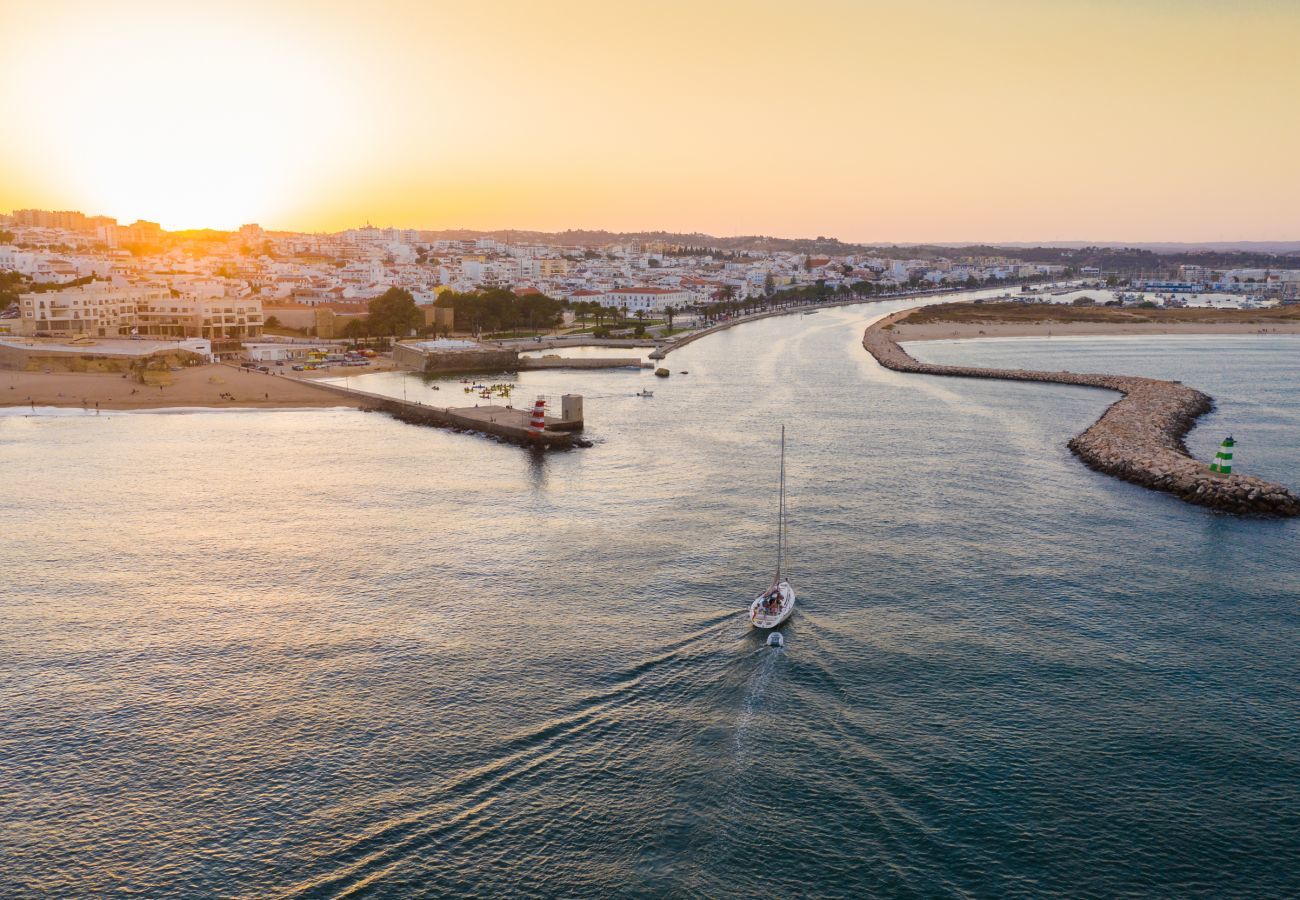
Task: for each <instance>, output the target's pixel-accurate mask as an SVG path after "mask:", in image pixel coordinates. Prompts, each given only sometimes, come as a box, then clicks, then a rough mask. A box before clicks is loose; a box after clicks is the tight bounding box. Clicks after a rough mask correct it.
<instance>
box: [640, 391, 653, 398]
mask: <svg viewBox="0 0 1300 900" xmlns="http://www.w3.org/2000/svg"><path fill="white" fill-rule="evenodd" d="M654 395H655V392H654V391H647V390H640V391H637V392H636V396H638V397H653V396H654Z"/></svg>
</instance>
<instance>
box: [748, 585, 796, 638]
mask: <svg viewBox="0 0 1300 900" xmlns="http://www.w3.org/2000/svg"><path fill="white" fill-rule="evenodd" d="M776 589H777V590H778V591H780V593H781V605H780V606H779V607H777V609H776V610H775V611H772V612H769V611H768V610H766V609H764V607H763V601H764V600H766V599H767V596H768V594H770V593H771V590H770V589H769V590H766V591H764V592H763V593H761V594H759V595H758V596H757V597H755V598H754V602H753V603H751V604H749V622H750V624H751V625H753V626H754V627H755V628H761V629H763V630H767V629H769V628H775V627H776V626H778V625H780V624H781V623H782V622H784V621H785V620H786V619H788V618H790V614H791V613H793V612H794V600H795V595H794V588H792V587H790V582H788V581H783V582H781V583H780V584H778V585H777V586H776Z"/></svg>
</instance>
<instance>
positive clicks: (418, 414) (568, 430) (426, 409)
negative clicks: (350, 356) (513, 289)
mask: <svg viewBox="0 0 1300 900" xmlns="http://www.w3.org/2000/svg"><path fill="white" fill-rule="evenodd" d="M295 380H296V381H298V382H299V383H301V384H310V385H312V386H313V387H317V388H320V389H321V390H324V391H330V392H332V393H334V394H338V395H339V396H343V397H347V398H348V399H349V400H352V401H354V402H357V403H358V404H359V405H360V406H361V408H362V409H364V410H367V411H373V412H383V413H387V414H388V415H390V416H392V417H393V418H395V419H398V420H400V421H402V422H408V423H410V424H412V425H428V426H432V427H436V428H451V429H455V430H462V431H475V432H479V433H481V434H490V435H494V436H495V437H499V438H504V439H506V440H508V441H512V442H514V443H518V444H523V445H526V446H530V447H543V448H546V449H565V448H568V447H574V446H586V445H587V444H586V443H585V442H583V441H582V440H581V439H579V438H578V437H577V436H576V432H579V431H581V430H582V428H583V419H582V414H581V411H580V410H581V408H582V407H581V402H579V404H578V409H579V412H578V414H577V416H576V417H573V418H570V419H562V418H556V417H554V416H547V417H546V427H545V428H544V429H543V430H542V432H541V433H540V434H533V433H532V432H531V431H530V430H529V419H530V417H531V414H532V410H531V409H514V408H511V407H506V406H496V405H487V406H467V407H442V406H430V405H428V404H427V403H420V402H419V401H417V400H399V399H397V398H395V397H389V396H386V395H384V394H375V393H371V392H369V391H359V390H357V389H356V388H350V387H344V386H343V385H339V384H328V383H326V382H323V381H316V380H312V379H306V378H303V379H295ZM578 399H579V401H581V398H578Z"/></svg>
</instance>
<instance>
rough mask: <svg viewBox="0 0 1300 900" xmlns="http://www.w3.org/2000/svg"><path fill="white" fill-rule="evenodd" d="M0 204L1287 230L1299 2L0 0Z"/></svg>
mask: <svg viewBox="0 0 1300 900" xmlns="http://www.w3.org/2000/svg"><path fill="white" fill-rule="evenodd" d="M0 21H3V22H4V23H5V26H6V27H5V41H4V44H5V50H4V53H3V54H0V73H2V74H3V77H4V84H5V90H4V93H3V95H0V96H2V99H0V111H3V119H2V121H3V123H4V132H5V137H4V139H3V140H0V210H9V209H13V208H21V207H39V208H45V209H80V210H83V211H85V212H86V213H101V214H107V215H113V216H117V217H118V218H119V219H122V220H123V221H130V220H133V219H135V218H137V217H139V218H146V219H151V220H155V221H160V222H161V223H162V224H163V226H164V227H166V228H170V229H177V228H190V227H217V228H232V227H238V226H239V225H240V224H241V223H243V222H259V223H261V224H262V225H263V226H264V227H268V228H286V229H295V230H298V229H300V230H336V229H341V228H347V227H352V226H355V225H359V224H363V223H364V222H366V221H367V220H369V221H370V222H372V223H374V224H376V225H397V226H403V227H423V228H450V227H466V228H506V227H510V228H524V229H546V230H558V229H565V228H607V229H611V230H643V229H666V230H674V231H697V230H698V231H705V232H710V233H713V234H753V233H759V234H773V235H781V236H813V235H817V234H824V235H834V236H837V237H840V238H842V239H845V240H861V241H924V240H936V241H955V240H989V241H995V240H1076V239H1078V240H1242V239H1300V162H1298V160H1297V148H1298V147H1300V113H1298V110H1300V52H1297V47H1300V3H1296V2H1269V0H1236V2H1231V3H1229V2H1211V0H1123V2H1120V0H1058V2H1042V0H1033V2H1031V0H981V2H970V0H909V2H898V0H891V2H873V0H860V2H852V0H801V2H798V3H795V2H774V0H736V2H731V0H724V2H714V0H690V2H677V0H661V2H653V3H648V2H595V0H556V2H544V3H543V2H499V0H474V2H466V0H458V2H454V3H443V2H437V0H430V2H391V0H366V2H352V3H335V2H328V0H312V2H302V3H299V2H275V0H261V2H255V3H245V2H239V0H220V2H206V0H192V2H185V3H176V2H158V3H143V2H120V3H100V2H85V3H79V2H57V0H47V2H41V3H29V2H19V0H0Z"/></svg>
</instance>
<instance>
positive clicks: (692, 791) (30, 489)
mask: <svg viewBox="0 0 1300 900" xmlns="http://www.w3.org/2000/svg"><path fill="white" fill-rule="evenodd" d="M895 306H896V305H895V304H887V305H876V306H867V307H857V308H848V309H840V310H834V311H826V312H822V313H820V314H818V315H816V316H806V317H798V316H791V317H785V318H777V319H768V320H763V321H760V322H757V323H753V324H750V325H746V326H743V327H740V328H736V329H732V330H730V331H726V332H723V333H720V334H718V335H715V336H712V337H710V338H707V339H705V340H702V341H698V342H696V343H694V344H692V345H690V346H689V347H686V348H684V349H683V350H681V351H680V352H679V353H676V354H673V355H672V356H671V357H669V365H670V367H671V369H672V371H673V375H672V377H670V378H668V379H657V378H655V377H653V375H651V374H650V373H649V372H647V371H635V370H626V371H610V372H581V373H578V372H563V371H546V372H533V373H524V374H523V375H521V376H519V378H518V379H517V380H518V381H519V382H520V388H519V392H518V393H517V394H516V402H518V398H519V397H523V398H525V400H526V399H530V398H531V397H532V396H533V395H534V394H537V393H543V394H546V395H549V396H558V395H559V394H562V393H564V392H566V391H569V390H576V391H579V392H581V393H583V394H584V395H585V397H586V407H587V419H588V422H589V428H588V436H589V437H591V438H592V439H593V440H594V441H595V445H594V446H593V447H591V448H589V449H584V450H575V451H571V452H564V453H553V454H547V455H536V454H533V453H530V452H528V451H526V450H522V449H520V448H518V447H514V446H510V445H507V444H500V443H496V442H493V441H490V440H485V439H483V438H479V437H475V436H471V435H458V434H454V433H450V432H446V431H439V430H432V429H422V428H418V427H413V426H408V425H404V424H401V423H399V422H396V421H393V420H391V419H389V418H387V417H385V416H382V415H378V414H365V413H360V412H355V411H349V410H313V411H294V412H278V413H266V412H247V413H229V412H228V413H221V414H195V413H191V414H184V415H150V414H112V415H109V414H105V415H101V416H99V417H94V416H89V417H83V416H76V415H73V416H62V417H31V418H28V417H24V416H21V415H8V416H2V417H0V464H2V466H3V468H2V471H3V473H4V475H3V480H2V481H0V484H2V487H0V535H2V536H3V545H2V546H3V560H2V563H3V576H4V577H3V581H2V582H0V894H2V895H4V896H6V897H26V896H74V895H82V896H85V895H117V894H127V893H135V894H142V895H145V896H209V895H220V896H256V897H263V896H307V897H326V896H360V895H364V896H377V897H390V896H391V897H396V896H412V895H415V896H440V895H453V894H473V895H477V896H557V897H561V896H562V897H573V896H593V897H609V896H629V897H642V896H644V897H650V896H700V897H716V896H745V897H752V896H792V895H793V896H827V897H861V896H870V895H875V896H927V897H929V896H959V897H966V896H971V897H1016V896H1024V897H1030V896H1033V897H1041V896H1070V897H1075V896H1099V897H1100V896H1115V895H1117V894H1129V895H1138V894H1140V895H1143V896H1165V897H1189V896H1215V897H1221V896H1258V897H1278V896H1287V895H1292V896H1293V895H1295V894H1297V893H1298V892H1300V871H1298V868H1297V866H1296V863H1295V860H1296V859H1297V858H1300V691H1298V690H1297V673H1298V672H1300V610H1298V608H1297V598H1298V597H1300V549H1298V548H1300V523H1297V522H1295V521H1270V520H1257V519H1242V518H1234V517H1231V516H1225V515H1221V514H1217V513H1213V512H1210V511H1207V510H1203V509H1199V508H1196V507H1192V506H1188V505H1186V504H1183V503H1181V502H1179V501H1176V500H1173V499H1171V498H1169V497H1167V496H1163V495H1160V494H1155V493H1151V492H1148V491H1144V490H1142V489H1139V488H1136V487H1134V486H1131V485H1127V484H1124V483H1122V482H1118V481H1115V480H1113V479H1110V478H1107V477H1105V476H1101V475H1098V474H1096V473H1093V472H1090V471H1088V470H1087V469H1085V468H1084V467H1083V466H1082V465H1080V464H1079V463H1078V462H1077V461H1075V460H1074V459H1073V458H1072V457H1071V456H1070V455H1069V452H1068V451H1067V449H1066V447H1065V442H1066V441H1067V440H1068V439H1069V437H1070V436H1071V435H1073V434H1075V433H1077V432H1078V431H1081V430H1082V429H1083V428H1085V427H1086V426H1087V425H1088V424H1089V423H1090V422H1091V421H1093V420H1094V419H1095V418H1096V417H1097V416H1098V415H1099V414H1100V413H1101V412H1102V411H1103V410H1104V409H1105V408H1106V406H1107V405H1108V404H1109V403H1110V402H1111V401H1112V400H1113V399H1114V395H1111V394H1108V393H1106V392H1101V391H1094V390H1088V389H1084V388H1076V387H1068V386H1054V385H1031V384H1023V385H1021V384H1009V383H999V382H992V381H989V382H983V381H967V380H960V379H940V378H932V377H925V376H915V375H902V374H897V373H892V372H887V371H884V370H882V369H880V368H879V367H878V366H877V365H876V364H875V363H874V362H873V361H872V360H871V359H870V358H869V357H868V356H867V355H866V354H865V353H864V352H863V351H862V349H861V346H860V338H861V331H862V328H863V326H864V324H865V322H866V321H867V320H868V319H869V318H870V317H873V316H875V315H879V314H881V313H882V312H884V311H888V310H890V309H893V308H895ZM912 348H913V350H914V352H916V353H917V354H918V355H920V356H923V357H925V358H932V359H936V360H942V361H954V362H980V361H987V362H988V363H989V364H997V365H1005V364H1011V365H1024V366H1025V367H1032V366H1039V365H1044V364H1045V362H1046V361H1047V360H1058V361H1059V360H1061V359H1062V357H1063V356H1068V357H1069V360H1068V362H1069V364H1070V365H1071V366H1072V367H1074V366H1075V365H1077V366H1078V367H1079V368H1087V369H1094V370H1099V371H1106V370H1111V369H1115V370H1118V371H1125V372H1129V371H1137V372H1144V373H1150V374H1167V375H1172V376H1173V377H1179V378H1181V379H1182V380H1184V381H1186V382H1187V383H1189V384H1192V385H1194V386H1197V387H1201V388H1203V389H1205V390H1207V391H1209V392H1211V393H1213V394H1214V395H1215V396H1216V398H1217V399H1218V401H1219V406H1218V409H1217V410H1216V412H1215V413H1214V414H1213V415H1212V416H1211V417H1210V418H1209V420H1208V421H1207V422H1206V424H1205V425H1204V426H1202V427H1200V428H1198V429H1197V430H1196V431H1195V432H1194V433H1193V435H1192V436H1191V439H1190V441H1189V444H1190V446H1191V447H1192V449H1193V450H1194V451H1195V452H1197V453H1199V454H1200V455H1202V456H1204V455H1206V454H1207V451H1209V452H1212V449H1213V447H1214V445H1215V444H1217V442H1218V440H1220V439H1221V437H1222V435H1221V434H1220V432H1222V431H1224V430H1225V429H1230V430H1233V431H1234V432H1235V434H1236V437H1237V438H1238V440H1239V441H1240V442H1241V443H1240V445H1239V446H1240V452H1239V454H1238V459H1239V461H1240V462H1239V466H1240V467H1241V468H1242V470H1243V471H1254V472H1258V473H1259V474H1265V475H1267V476H1268V477H1272V478H1277V479H1280V480H1284V481H1287V482H1288V483H1290V484H1291V485H1293V486H1300V465H1298V463H1300V449H1298V448H1297V441H1296V434H1297V429H1296V424H1297V417H1298V416H1300V398H1298V397H1297V392H1296V389H1295V386H1296V383H1297V382H1296V374H1297V372H1296V363H1297V356H1300V354H1298V353H1297V344H1296V343H1294V342H1286V341H1285V340H1283V339H1265V340H1256V341H1249V342H1248V341H1243V340H1242V339H1238V338H1217V339H1216V338H1203V339H1194V340H1193V339H1185V338H1177V339H1161V338H1143V339H1130V340H1125V341H1122V342H1121V341H1100V340H1092V341H1080V342H1066V341H1061V340H1059V339H1054V340H1052V341H1050V342H1048V341H1037V342H1035V341H1021V342H1013V341H999V342H987V343H978V344H977V343H973V342H971V343H966V344H952V343H942V342H940V343H933V344H928V345H926V346H925V347H920V346H918V345H912ZM1062 364H1064V363H1063V362H1062V363H1058V365H1057V366H1056V367H1060V365H1062ZM682 372H688V373H689V374H681V373H682ZM493 380H496V379H493ZM352 381H353V383H354V384H357V385H358V386H362V387H367V388H368V389H374V390H380V391H386V392H389V393H392V394H394V395H400V394H401V392H403V391H405V392H408V393H409V394H410V395H411V396H418V395H422V394H423V395H427V396H428V397H430V398H431V399H433V400H435V402H436V401H438V400H447V399H452V398H454V397H455V394H456V391H457V390H458V389H459V387H460V385H459V383H458V382H457V381H456V380H454V379H447V380H442V381H429V382H426V381H424V380H422V379H418V378H415V377H404V376H398V375H375V376H367V377H366V378H361V379H352ZM435 386H436V387H437V388H438V390H437V391H435V390H433V388H434V387H435ZM644 387H649V388H651V389H653V390H654V392H655V395H654V397H653V398H641V397H637V396H635V394H636V392H637V391H638V390H640V389H641V388H644ZM783 423H784V424H785V425H786V427H787V430H788V443H789V450H788V461H787V464H788V482H789V493H790V498H789V507H790V547H791V553H790V559H789V567H788V571H789V574H790V576H791V580H792V582H793V584H794V585H795V587H796V589H797V590H798V591H799V595H800V600H799V608H798V611H797V612H796V614H795V616H794V618H793V619H792V620H791V621H790V622H789V623H788V625H787V626H786V628H785V638H786V647H785V649H783V650H779V651H777V650H772V649H769V648H767V647H766V646H764V644H763V640H762V637H761V636H759V635H755V634H754V633H752V632H751V631H750V630H749V628H748V626H747V622H746V620H745V616H744V607H745V605H746V604H747V602H748V600H749V598H751V597H752V596H753V595H754V594H755V593H756V592H757V591H759V590H760V589H762V588H763V587H764V586H765V585H766V583H767V579H768V578H769V577H770V570H771V567H772V563H773V556H774V551H775V530H774V517H775V506H776V494H775V489H776V474H777V472H776V469H777V439H778V430H779V426H780V425H781V424H783Z"/></svg>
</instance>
